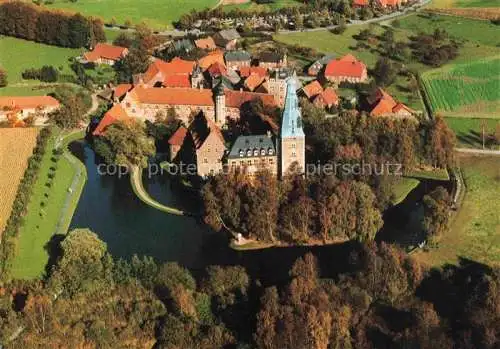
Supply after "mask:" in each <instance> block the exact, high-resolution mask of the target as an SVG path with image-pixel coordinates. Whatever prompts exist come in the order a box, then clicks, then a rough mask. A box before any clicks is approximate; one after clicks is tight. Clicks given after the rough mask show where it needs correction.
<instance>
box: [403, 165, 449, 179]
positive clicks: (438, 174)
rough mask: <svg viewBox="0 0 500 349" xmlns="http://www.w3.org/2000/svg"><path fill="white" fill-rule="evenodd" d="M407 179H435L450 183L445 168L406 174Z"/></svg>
mask: <svg viewBox="0 0 500 349" xmlns="http://www.w3.org/2000/svg"><path fill="white" fill-rule="evenodd" d="M406 176H407V177H412V178H417V179H434V180H437V181H449V180H450V176H449V174H448V171H447V170H446V169H445V168H436V169H432V170H431V169H429V170H417V169H415V170H412V171H411V172H409V173H407V174H406Z"/></svg>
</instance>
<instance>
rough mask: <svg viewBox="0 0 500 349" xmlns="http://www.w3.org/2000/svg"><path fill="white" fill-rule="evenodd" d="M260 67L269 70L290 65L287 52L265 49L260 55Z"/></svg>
mask: <svg viewBox="0 0 500 349" xmlns="http://www.w3.org/2000/svg"><path fill="white" fill-rule="evenodd" d="M258 61H259V67H264V68H266V69H269V70H274V69H280V68H286V67H287V65H288V61H287V56H286V53H279V52H274V51H265V52H262V53H261V54H260V55H259V58H258Z"/></svg>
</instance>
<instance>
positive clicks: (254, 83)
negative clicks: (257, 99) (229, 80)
mask: <svg viewBox="0 0 500 349" xmlns="http://www.w3.org/2000/svg"><path fill="white" fill-rule="evenodd" d="M264 79H265V77H263V76H260V75H257V74H252V75H250V76H249V77H248V78H246V80H245V82H244V85H245V87H246V88H247V89H249V90H250V91H254V90H255V89H256V88H257V87H259V86H260V84H262V82H263V81H264Z"/></svg>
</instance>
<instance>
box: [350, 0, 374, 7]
mask: <svg viewBox="0 0 500 349" xmlns="http://www.w3.org/2000/svg"><path fill="white" fill-rule="evenodd" d="M369 4H370V2H369V0H353V2H352V5H353V6H368V5H369Z"/></svg>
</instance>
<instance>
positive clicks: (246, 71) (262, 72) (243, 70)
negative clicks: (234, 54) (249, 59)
mask: <svg viewBox="0 0 500 349" xmlns="http://www.w3.org/2000/svg"><path fill="white" fill-rule="evenodd" d="M252 74H256V75H258V76H261V77H263V78H265V77H266V76H268V75H269V73H268V71H267V68H265V67H240V76H241V77H242V78H247V77H249V76H250V75H252Z"/></svg>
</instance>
